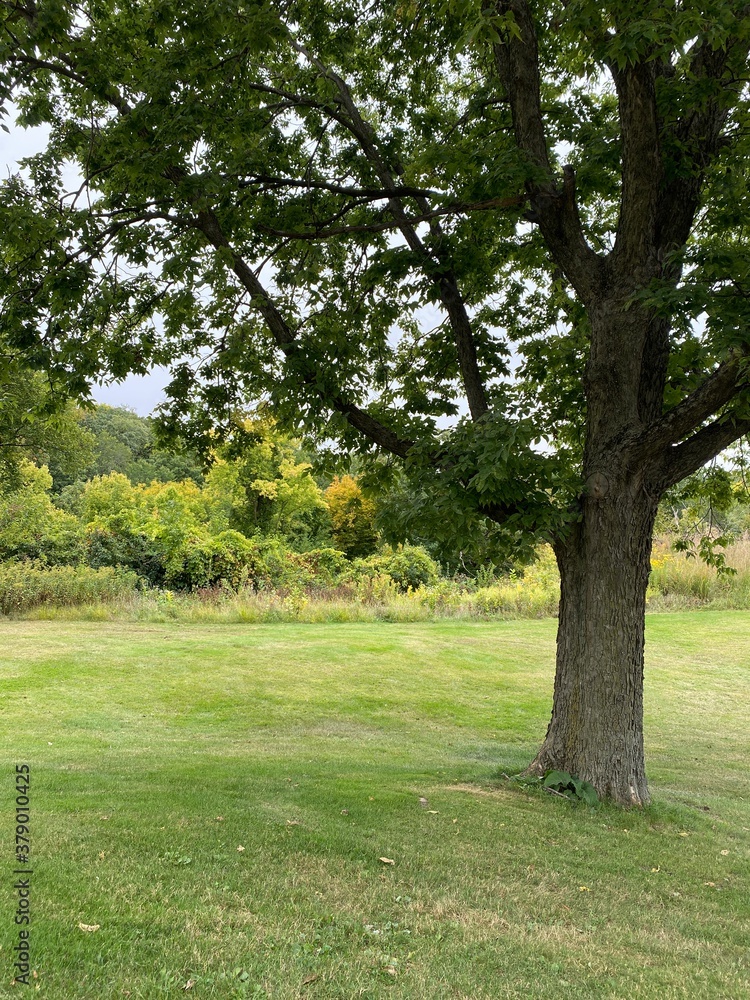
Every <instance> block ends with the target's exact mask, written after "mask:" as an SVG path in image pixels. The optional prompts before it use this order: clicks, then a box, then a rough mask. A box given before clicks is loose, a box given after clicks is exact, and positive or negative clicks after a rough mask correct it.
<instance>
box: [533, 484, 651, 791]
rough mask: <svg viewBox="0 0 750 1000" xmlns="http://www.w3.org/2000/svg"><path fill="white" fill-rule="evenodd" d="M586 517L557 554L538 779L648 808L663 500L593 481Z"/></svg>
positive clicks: (535, 767)
mask: <svg viewBox="0 0 750 1000" xmlns="http://www.w3.org/2000/svg"><path fill="white" fill-rule="evenodd" d="M592 480H593V482H592V481H590V482H589V491H588V494H587V496H586V499H585V502H584V516H583V519H582V521H581V522H580V523H579V524H578V525H576V527H575V529H574V530H573V532H572V534H571V535H570V536H569V537H568V538H567V539H566V540H565V541H564V542H562V543H560V544H559V545H558V546H557V547H556V555H557V562H558V566H559V568H560V586H561V594H560V617H559V625H558V633H557V672H556V676H555V692H554V701H553V708H552V720H551V722H550V724H549V728H548V730H547V736H546V738H545V741H544V744H543V745H542V747H541V749H540V751H539V753H538V754H537V757H536V759H535V760H534V762H533V763H532V765H531V767H530V769H529V770H530V771H531V773H535V774H543V773H545V772H546V771H548V770H550V769H557V770H561V771H567V772H568V773H569V774H572V775H576V776H577V777H579V778H583V779H585V780H587V781H590V782H591V783H592V784H593V785H594V787H595V788H596V790H597V792H598V793H599V795H600V797H602V798H607V799H610V800H612V801H615V802H618V803H622V804H626V805H644V804H646V803H647V802H648V801H649V794H648V785H647V782H646V772H645V767H644V758H643V649H644V628H645V606H646V587H647V585H648V574H649V569H650V555H651V538H652V531H653V525H654V519H655V516H656V508H657V500H656V498H653V497H649V496H648V495H646V493H645V491H644V490H643V489H642V487H638V486H635V485H634V484H633V483H632V482H631V483H629V484H627V485H623V486H622V487H620V488H615V487H614V486H611V485H610V484H609V483H608V482H607V480H606V478H605V477H603V476H601V477H592Z"/></svg>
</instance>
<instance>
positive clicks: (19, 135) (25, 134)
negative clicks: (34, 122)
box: [0, 114, 169, 417]
mask: <svg viewBox="0 0 750 1000" xmlns="http://www.w3.org/2000/svg"><path fill="white" fill-rule="evenodd" d="M4 123H5V124H6V125H7V126H8V128H9V129H10V135H8V134H6V133H5V132H0V167H1V168H2V175H3V176H4V177H6V176H7V175H8V174H9V173H15V172H16V171H17V170H18V161H19V160H20V159H22V158H23V157H24V156H30V155H31V154H32V153H36V152H39V150H40V149H41V148H42V146H43V143H44V140H45V137H46V135H47V128H46V127H42V126H40V127H38V128H30V129H23V128H19V127H18V126H16V125H14V123H13V118H12V114H11V115H9V116H8V117H7V118H5V119H4ZM168 381H169V373H168V372H167V370H166V369H164V368H155V369H154V371H153V372H152V373H151V374H150V375H144V376H138V375H133V376H130V377H129V378H126V379H125V380H124V381H123V382H119V383H114V384H112V385H109V386H94V388H93V393H92V395H93V397H94V399H95V400H96V401H97V403H108V404H109V405H110V406H129V407H130V408H131V409H133V410H135V411H136V413H139V414H140V415H141V416H143V417H147V416H148V415H149V414H150V413H151V411H152V410H153V409H154V407H155V406H157V405H158V404H159V403H160V402H161V401H162V400H163V399H164V391H163V389H164V386H165V385H166V384H167V382H168Z"/></svg>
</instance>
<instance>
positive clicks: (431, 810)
mask: <svg viewBox="0 0 750 1000" xmlns="http://www.w3.org/2000/svg"><path fill="white" fill-rule="evenodd" d="M439 811H440V810H438V809H428V810H427V812H428V813H430V815H431V816H437V814H438V812H439Z"/></svg>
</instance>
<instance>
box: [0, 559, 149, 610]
mask: <svg viewBox="0 0 750 1000" xmlns="http://www.w3.org/2000/svg"><path fill="white" fill-rule="evenodd" d="M137 582H138V577H137V576H136V574H135V573H132V572H130V571H129V570H124V569H114V568H112V567H105V568H103V569H92V568H91V567H90V566H53V567H51V568H48V567H45V566H42V565H40V564H39V563H35V562H25V561H18V562H17V561H11V562H5V563H0V612H2V613H3V614H4V615H8V614H12V613H14V612H22V611H27V610H29V609H30V608H34V607H37V606H39V605H40V604H49V605H55V606H58V607H60V606H65V605H80V604H91V603H95V602H102V601H114V600H117V599H118V598H120V597H123V596H125V595H126V594H129V593H132V592H133V591H134V590H135V588H136V585H137Z"/></svg>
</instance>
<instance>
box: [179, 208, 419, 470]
mask: <svg viewBox="0 0 750 1000" xmlns="http://www.w3.org/2000/svg"><path fill="white" fill-rule="evenodd" d="M194 224H195V228H196V229H198V230H200V232H202V233H203V235H204V236H205V237H206V239H207V240H208V241H209V243H210V244H211V245H212V246H214V247H216V249H222V248H223V249H227V250H229V252H230V254H231V256H232V265H231V266H232V270H233V271H234V273H235V274H236V275H237V278H238V279H239V281H240V282H241V284H242V285H243V287H244V288H245V289H246V290H247V291H248V292H249V293H250V299H251V301H252V302H253V304H254V305H255V306H256V308H257V309H258V311H259V312H260V314H261V316H262V317H263V319H264V320H265V322H266V325H267V327H268V329H269V330H270V331H271V336H272V337H273V339H274V342H275V343H276V345H277V347H278V348H279V349H280V350H281V351H282V352H283V354H284V355H285V356H286V357H288V358H289V357H292V356H294V354H295V353H296V347H297V343H296V337H295V334H294V332H293V331H292V330H291V329H290V327H289V324H288V323H287V322H286V320H285V319H284V317H283V316H282V315H281V313H280V312H279V310H278V309H277V308H276V306H275V304H274V303H273V301H272V299H271V297H270V296H269V294H268V292H267V291H266V289H265V288H264V287H263V285H262V284H261V282H260V280H259V278H258V276H257V275H256V273H255V271H253V269H252V268H251V267H250V266H249V265H248V264H247V262H246V261H245V260H244V259H243V258H242V257H241V256H240V255H239V254H238V253H237V252H236V251H235V250H233V249H232V247H231V246H230V243H229V240H228V239H227V238H226V236H225V235H224V232H223V231H222V228H221V225H220V223H219V220H218V219H217V218H216V216H215V215H214V213H213V212H212V211H208V210H206V211H202V212H199V213H198V215H197V217H196V219H195V223H194ZM301 377H302V379H303V381H304V382H305V384H306V385H308V386H313V387H315V388H316V389H317V391H318V393H319V394H320V395H321V399H322V401H323V403H324V404H327V405H329V406H331V407H332V408H333V409H335V410H337V411H338V412H339V413H342V414H343V415H344V417H346V419H347V421H348V422H349V423H350V424H351V426H352V427H354V428H356V430H358V431H360V432H361V433H363V434H365V435H366V436H367V437H369V438H370V439H371V440H372V441H374V442H375V443H376V444H378V445H380V447H381V448H384V449H385V450H386V451H389V452H391V453H392V454H394V455H398V456H400V457H401V458H405V457H406V455H407V454H408V452H409V449H410V448H411V446H412V443H413V442H411V441H407V440H405V439H403V438H400V437H399V436H398V435H397V434H395V433H394V432H393V431H392V430H391V429H390V428H388V427H386V426H385V425H384V424H381V423H380V422H379V421H377V420H375V418H374V417H372V416H371V415H370V414H369V413H367V411H366V410H363V409H362V408H361V407H359V406H356V405H355V404H354V403H352V402H350V401H349V400H347V399H345V398H344V397H343V396H342V395H341V394H340V393H333V394H328V393H324V392H322V391H321V380H320V377H319V373H318V370H317V369H316V368H314V367H312V365H310V363H309V362H306V363H305V366H304V370H303V372H302V373H301Z"/></svg>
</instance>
